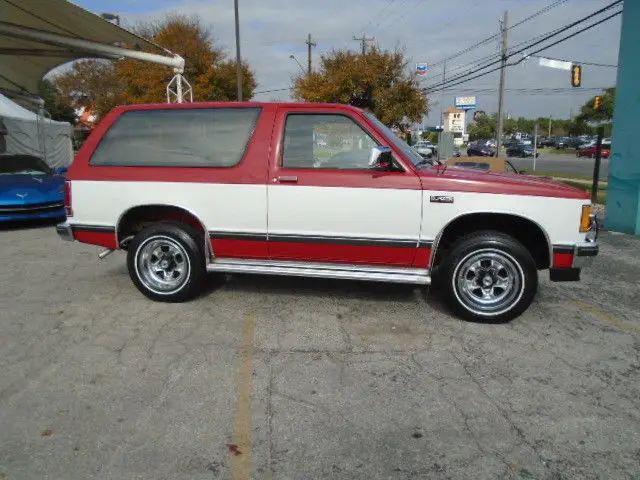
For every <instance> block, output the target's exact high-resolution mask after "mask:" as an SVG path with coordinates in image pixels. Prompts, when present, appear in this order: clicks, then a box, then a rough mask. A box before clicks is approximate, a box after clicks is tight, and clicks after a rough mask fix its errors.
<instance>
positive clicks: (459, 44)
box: [74, 0, 621, 124]
mask: <svg viewBox="0 0 640 480" xmlns="http://www.w3.org/2000/svg"><path fill="white" fill-rule="evenodd" d="M611 1H612V0H565V1H564V2H563V3H561V4H560V5H558V6H556V7H554V8H551V9H550V10H549V11H547V12H545V13H543V14H541V15H539V16H537V17H535V18H533V19H532V20H529V21H526V22H525V23H523V24H521V25H518V26H516V27H514V28H512V29H510V30H509V31H508V43H509V44H510V45H515V44H518V43H520V42H525V41H528V40H530V39H532V38H534V37H536V36H539V35H541V34H544V33H546V32H549V31H552V30H555V29H557V28H560V27H562V26H564V25H567V24H569V23H571V22H573V21H575V20H578V19H580V18H582V17H584V16H586V15H588V14H589V13H591V12H593V11H595V10H597V9H599V8H602V7H604V6H606V5H608V4H610V3H611ZM74 2H75V3H76V4H78V5H80V6H81V7H83V8H86V9H87V10H90V11H92V12H94V13H102V12H105V11H107V12H108V13H114V14H118V15H120V17H121V20H122V23H123V26H127V25H135V24H136V23H138V22H140V21H147V20H153V19H157V18H161V17H162V16H164V15H166V14H167V13H169V12H171V13H173V12H178V13H184V14H187V15H190V14H198V15H199V16H200V17H201V18H202V19H203V22H204V23H205V24H206V25H209V26H210V27H211V29H212V31H213V38H214V42H215V43H216V44H217V45H219V46H222V47H224V48H225V49H226V50H227V52H228V53H229V55H231V56H235V36H234V35H235V30H234V12H233V3H234V2H233V0H206V1H205V0H74ZM555 3H558V0H449V1H442V0H239V8H240V34H241V53H242V57H243V59H245V60H246V61H248V62H249V64H250V66H251V68H252V69H253V71H254V72H255V75H256V79H257V81H258V88H257V92H264V93H258V94H257V95H256V96H255V97H254V99H255V100H264V101H271V100H281V101H288V100H290V99H291V97H290V92H289V90H288V88H289V87H290V86H291V79H292V77H293V76H295V75H296V74H297V73H299V71H300V67H299V66H298V64H297V63H296V62H295V61H294V60H292V59H290V58H289V57H290V55H295V57H296V58H297V60H298V61H299V62H300V63H301V64H302V66H303V67H305V68H306V64H307V46H306V44H305V40H306V38H307V34H308V33H311V35H312V38H313V40H314V41H315V43H316V44H317V46H316V47H315V48H314V49H313V65H314V68H316V67H317V66H318V64H319V60H320V56H321V55H322V54H324V53H328V52H330V51H332V50H333V49H351V50H354V51H357V50H359V49H360V44H359V42H357V41H355V40H353V37H354V36H361V35H362V34H365V35H366V36H367V37H374V38H375V40H374V41H373V42H372V44H373V43H375V44H377V45H378V46H379V47H381V48H383V49H394V48H401V49H404V51H405V54H406V55H407V57H408V59H409V65H410V68H411V69H412V68H413V67H414V66H415V63H416V62H425V63H427V64H428V65H429V69H428V73H427V75H426V76H424V77H420V80H419V81H420V83H421V85H423V86H425V87H426V86H429V85H431V84H433V83H437V82H439V81H441V79H442V75H443V62H442V60H443V59H444V58H446V57H447V56H452V55H454V54H456V53H457V52H460V51H461V50H463V49H466V48H468V47H470V46H472V45H474V44H477V43H478V42H480V41H482V40H484V39H486V38H487V37H489V36H491V35H493V34H495V33H497V32H498V31H499V22H500V20H501V19H502V16H503V14H504V12H505V11H508V15H509V20H508V25H514V24H516V23H518V22H519V21H521V20H523V19H525V18H526V17H528V16H530V15H532V14H534V13H536V12H538V11H539V10H541V9H543V8H545V7H547V6H550V5H552V4H555ZM613 11H614V10H612V11H611V12H613ZM590 23H591V22H588V23H587V24H590ZM620 24H621V19H620V16H618V17H616V18H614V19H613V20H610V21H608V22H606V23H602V24H600V25H598V26H597V27H596V28H593V29H591V30H589V31H588V32H585V33H583V34H580V35H577V36H575V37H574V38H571V39H570V40H568V41H566V42H564V43H561V44H559V45H557V46H555V47H552V48H550V49H549V50H547V51H545V52H543V53H539V54H538V55H540V56H543V55H544V56H547V57H551V58H559V59H565V60H569V61H572V62H578V63H579V62H590V63H599V64H606V65H616V64H617V63H618V49H619V41H620ZM584 25H585V24H583V26H584ZM557 38H559V37H556V39H557ZM498 52H499V41H498V39H494V40H491V41H490V42H487V43H486V44H483V45H482V46H481V47H479V48H476V49H473V50H472V51H470V52H468V53H466V54H464V55H461V56H459V57H457V58H453V59H450V60H449V61H448V62H447V72H446V74H447V77H451V76H453V75H455V74H456V73H460V72H464V70H465V68H469V65H473V62H475V61H477V60H478V59H481V58H483V57H486V56H488V55H493V54H496V53H498ZM523 53H527V52H523ZM521 58H522V56H521V55H520V56H517V57H514V58H512V59H511V60H519V59H521ZM538 63H539V59H537V58H533V57H530V58H528V59H526V60H525V61H523V62H522V63H520V64H519V65H516V66H512V67H509V68H508V69H507V76H506V86H507V89H511V91H507V94H506V104H505V105H506V111H507V113H508V114H510V115H511V116H513V117H519V116H524V117H529V118H532V117H546V116H550V115H551V116H553V117H554V118H568V117H569V116H570V114H571V113H573V114H574V115H575V114H576V113H577V112H578V111H579V109H580V106H581V105H582V104H584V102H585V101H586V100H588V99H589V98H591V97H592V96H594V95H595V94H596V91H595V90H592V89H595V88H606V87H610V86H614V85H615V82H616V74H617V69H616V68H615V67H613V68H612V67H597V66H590V65H584V66H583V75H582V77H583V80H582V88H575V89H571V90H570V91H564V92H561V93H550V92H549V91H544V92H542V93H540V92H538V93H536V92H533V91H531V89H539V88H544V89H555V88H570V87H571V85H570V73H569V72H567V71H563V70H556V69H550V68H546V67H541V66H539V64H538ZM498 84H499V76H498V73H497V72H496V73H493V74H490V75H487V76H485V77H482V78H478V79H476V80H472V81H470V82H468V83H465V84H463V85H459V86H456V87H452V90H451V91H447V92H444V93H435V94H432V95H431V96H430V97H429V102H430V105H431V106H430V112H429V115H428V116H427V118H426V119H425V123H426V124H437V123H439V122H438V120H439V117H440V110H441V108H444V109H446V108H448V107H450V106H452V105H453V103H454V98H455V97H456V96H461V95H474V94H475V95H476V97H477V102H478V103H477V106H478V109H479V110H484V111H486V112H495V111H497V109H498V107H497V105H498V93H497V88H498ZM521 89H525V90H527V91H524V92H523V91H522V90H521Z"/></svg>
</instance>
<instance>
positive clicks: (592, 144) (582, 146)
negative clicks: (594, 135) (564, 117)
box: [577, 140, 596, 156]
mask: <svg viewBox="0 0 640 480" xmlns="http://www.w3.org/2000/svg"><path fill="white" fill-rule="evenodd" d="M595 146H596V141H595V140H587V141H586V142H584V143H581V144H580V145H579V146H578V148H577V149H578V150H584V149H585V148H591V147H595ZM578 156H579V155H578Z"/></svg>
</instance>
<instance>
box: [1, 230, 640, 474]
mask: <svg viewBox="0 0 640 480" xmlns="http://www.w3.org/2000/svg"><path fill="white" fill-rule="evenodd" d="M639 248H640V239H638V238H636V237H632V236H626V235H613V234H609V233H603V235H602V238H601V254H600V256H599V257H598V258H597V259H596V262H595V264H594V265H593V266H592V267H591V268H589V269H586V270H584V272H583V277H582V282H580V283H571V284H557V283H551V282H549V281H548V278H547V275H545V274H542V275H541V285H540V291H539V295H538V297H537V299H536V300H535V302H534V303H533V305H532V306H531V308H530V309H529V310H528V311H527V312H526V313H525V314H524V315H522V316H521V317H520V318H518V319H516V320H514V321H512V322H510V323H508V324H504V325H483V324H474V323H467V322H463V321H460V320H459V319H457V318H454V317H452V316H451V315H450V314H449V313H448V311H447V310H446V309H445V308H444V307H443V306H442V304H441V302H440V301H439V298H440V297H439V294H438V293H437V292H435V291H433V290H432V291H431V292H430V293H429V294H428V295H425V294H424V291H422V290H421V289H417V288H414V287H412V286H405V285H387V284H376V283H360V282H346V281H343V282H339V281H329V280H311V279H300V278H295V279H291V278H277V277H262V276H255V277H252V276H240V275H238V276H229V277H226V279H220V278H216V277H211V278H210V282H209V285H208V288H207V289H206V291H205V292H204V293H203V295H202V296H201V297H200V298H198V299H196V300H194V301H192V302H189V303H185V304H163V303H156V302H152V301H149V300H147V299H145V298H144V297H143V296H142V295H141V294H140V293H139V292H138V291H137V290H136V289H135V288H134V287H133V285H132V284H131V281H130V280H129V277H128V275H127V270H126V264H125V256H124V255H123V254H122V253H117V252H116V253H114V254H113V255H111V256H109V257H107V258H106V259H105V260H103V261H99V260H98V259H97V258H96V254H97V253H98V252H99V251H100V249H99V248H97V247H94V246H90V245H83V244H79V243H67V242H63V241H61V240H59V239H58V238H57V236H56V234H55V232H54V230H53V228H51V227H47V228H20V229H4V230H1V229H0V262H1V263H2V265H3V268H2V269H1V270H0V282H1V285H2V289H0V371H1V372H2V373H1V374H0V405H1V407H0V479H6V480H14V479H15V480H22V479H34V478H42V479H45V478H50V479H85V478H87V479H88V478H94V479H136V480H146V479H172V480H181V479H184V480H187V479H189V480H200V479H201V480H205V479H206V480H212V479H213V480H217V479H225V480H226V479H234V480H248V479H250V478H254V479H261V480H262V479H267V480H268V479H325V478H326V479H329V478H331V479H345V480H346V479H349V480H352V479H379V478H380V479H382V478H384V479H393V480H404V479H407V480H408V479H436V480H438V479H469V478H473V479H477V480H482V479H491V480H493V479H520V480H522V479H599V478H601V479H632V478H635V479H637V478H640V433H639V432H640V317H639V316H638V311H639V309H640V291H639V287H638V285H640V273H639V272H640V268H638V267H640V260H638V256H637V252H638V249H639Z"/></svg>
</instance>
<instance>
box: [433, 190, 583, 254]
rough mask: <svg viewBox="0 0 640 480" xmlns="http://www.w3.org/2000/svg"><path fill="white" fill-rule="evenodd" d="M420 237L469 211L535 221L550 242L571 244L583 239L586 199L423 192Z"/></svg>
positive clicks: (434, 235)
mask: <svg viewBox="0 0 640 480" xmlns="http://www.w3.org/2000/svg"><path fill="white" fill-rule="evenodd" d="M432 195H434V196H437V195H444V196H449V197H453V200H454V201H453V203H431V200H430V198H431V196H432ZM423 198H424V200H423V202H424V220H423V222H422V232H421V235H422V238H436V236H437V235H438V234H439V233H440V232H441V231H442V229H443V228H444V227H445V226H446V225H447V224H448V223H449V222H451V221H452V220H454V219H455V218H457V217H459V216H461V215H465V214H469V213H505V214H511V215H517V216H520V217H523V218H526V219H529V220H532V221H533V222H535V223H537V224H538V225H539V226H540V227H541V228H542V229H543V230H544V231H545V233H546V235H547V237H548V238H549V240H550V242H551V243H552V244H571V245H573V244H575V243H577V242H582V241H584V238H585V234H584V233H583V234H581V233H579V231H580V215H581V214H582V206H583V205H588V204H589V203H590V202H589V200H580V199H572V198H555V197H536V196H531V195H501V194H490V193H469V192H447V191H425V192H424V197H423Z"/></svg>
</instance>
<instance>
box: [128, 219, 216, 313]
mask: <svg viewBox="0 0 640 480" xmlns="http://www.w3.org/2000/svg"><path fill="white" fill-rule="evenodd" d="M202 245H203V241H202V235H200V234H198V233H197V232H196V231H195V230H194V229H192V228H191V227H189V226H188V225H180V224H174V223H158V224H156V225H152V226H151V227H149V228H147V229H145V230H143V231H142V232H140V233H138V234H137V235H136V236H135V237H134V238H133V240H132V241H131V243H130V244H129V248H128V249H127V267H128V269H129V276H130V277H131V280H132V281H133V283H134V285H135V286H136V287H137V288H138V290H140V292H142V293H143V294H144V295H145V296H147V297H148V298H150V299H152V300H156V301H161V302H183V301H186V300H189V299H191V298H193V297H194V296H196V295H197V294H198V293H199V291H200V289H201V287H202V284H203V282H204V278H205V276H206V265H205V258H204V254H203V248H202Z"/></svg>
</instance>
